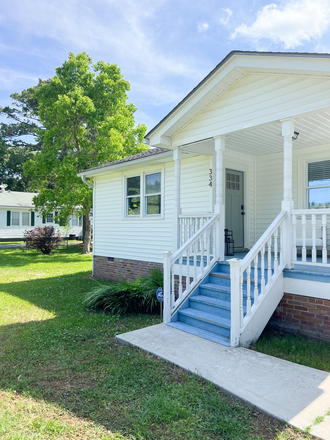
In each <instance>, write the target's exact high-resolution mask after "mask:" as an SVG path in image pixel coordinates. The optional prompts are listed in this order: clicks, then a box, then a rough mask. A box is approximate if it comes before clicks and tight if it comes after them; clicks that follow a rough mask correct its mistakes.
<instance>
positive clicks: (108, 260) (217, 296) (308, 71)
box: [79, 51, 330, 346]
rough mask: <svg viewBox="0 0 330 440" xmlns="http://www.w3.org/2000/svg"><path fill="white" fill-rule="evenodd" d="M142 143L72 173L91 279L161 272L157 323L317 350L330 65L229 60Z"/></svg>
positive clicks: (325, 239)
mask: <svg viewBox="0 0 330 440" xmlns="http://www.w3.org/2000/svg"><path fill="white" fill-rule="evenodd" d="M145 141H146V143H147V144H149V145H150V147H156V148H150V149H149V151H147V152H145V153H140V154H137V155H135V156H132V157H130V158H126V159H123V160H119V161H116V162H112V163H108V164H105V165H103V166H99V167H96V168H94V169H91V170H87V171H84V172H82V173H80V174H79V175H80V176H81V177H82V178H83V179H86V178H89V177H91V178H93V181H94V204H93V206H94V208H93V210H94V245H93V254H94V267H93V273H94V276H96V277H101V278H111V279H120V277H121V276H123V277H125V278H128V279H132V278H136V277H138V276H141V275H145V274H147V273H148V270H150V268H152V267H159V268H161V269H163V268H164V295H165V300H164V321H165V322H166V323H168V324H169V325H171V326H174V327H177V328H179V329H182V330H184V331H187V332H191V333H194V334H198V335H200V336H202V337H204V338H206V339H211V340H215V341H218V342H220V343H223V344H226V345H232V346H237V345H248V344H249V343H250V342H251V341H253V340H254V339H256V338H258V337H259V335H260V333H261V332H262V330H263V328H264V327H265V325H266V324H267V323H268V322H269V320H270V319H271V322H272V324H273V325H275V326H276V327H277V328H280V329H283V330H287V331H293V332H296V333H301V334H305V335H308V336H311V337H314V338H316V339H325V340H328V341H329V340H330V255H329V252H330V246H329V245H330V240H329V239H330V55H327V54H299V53H266V52H264V53H259V52H240V51H234V52H231V53H230V54H229V55H228V56H227V57H226V58H225V59H224V60H223V61H222V62H221V63H220V64H219V65H218V66H217V67H216V68H215V69H214V70H213V71H212V72H211V73H210V74H209V75H208V76H207V77H206V78H205V79H204V80H203V81H202V82H201V83H200V84H198V86H197V87H195V88H194V89H193V90H192V92H191V93H189V94H188V95H187V96H186V97H185V98H184V99H183V100H182V101H181V102H180V103H179V104H178V105H177V106H176V107H175V108H174V109H173V110H172V111H171V112H170V113H169V114H168V115H167V116H166V117H165V118H164V119H163V120H162V121H160V122H159V124H158V125H156V126H155V127H154V128H153V129H152V130H151V131H150V132H149V133H148V134H147V136H146V139H145ZM225 230H228V231H226V237H227V238H226V239H225ZM231 237H232V238H231ZM226 241H227V243H226ZM231 246H234V250H235V255H234V257H235V258H232V257H228V256H226V254H228V253H230V250H231V249H230V247H231ZM164 251H166V252H164ZM227 260H229V262H228V261H227ZM274 312H275V313H274Z"/></svg>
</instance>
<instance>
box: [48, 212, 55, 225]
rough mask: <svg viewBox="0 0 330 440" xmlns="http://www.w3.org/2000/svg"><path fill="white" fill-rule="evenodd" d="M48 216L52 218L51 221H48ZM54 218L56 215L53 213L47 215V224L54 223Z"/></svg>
mask: <svg viewBox="0 0 330 440" xmlns="http://www.w3.org/2000/svg"><path fill="white" fill-rule="evenodd" d="M48 216H52V219H51V220H48ZM54 217H55V214H54V213H53V212H50V213H49V214H47V215H46V223H54Z"/></svg>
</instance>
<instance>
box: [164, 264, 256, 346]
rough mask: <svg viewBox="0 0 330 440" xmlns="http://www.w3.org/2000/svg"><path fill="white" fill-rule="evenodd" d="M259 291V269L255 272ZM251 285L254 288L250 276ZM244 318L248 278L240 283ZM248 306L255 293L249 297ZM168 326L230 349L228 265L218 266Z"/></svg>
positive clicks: (252, 302) (229, 283) (229, 284)
mask: <svg viewBox="0 0 330 440" xmlns="http://www.w3.org/2000/svg"><path fill="white" fill-rule="evenodd" d="M258 272H259V276H258V280H259V282H258V289H260V288H261V284H260V279H261V277H260V268H259V269H258ZM250 283H252V284H253V288H254V287H255V285H254V278H253V276H252V277H251V279H250ZM242 287H243V316H246V313H247V306H246V304H247V299H248V289H247V279H246V274H245V278H244V280H243V286H242ZM250 300H251V306H253V304H254V294H253V292H252V293H251V295H250ZM168 325H169V326H171V327H174V328H177V329H179V330H183V331H185V332H187V333H191V334H193V335H196V336H200V337H202V338H204V339H208V340H210V341H213V342H217V343H220V344H222V345H225V346H228V347H229V346H230V329H231V282H230V266H229V263H228V262H221V263H217V264H216V265H215V266H214V268H213V269H212V270H211V272H210V273H209V274H208V276H207V277H206V278H204V280H203V281H202V282H201V284H200V285H199V286H198V287H197V288H196V289H195V291H194V292H193V293H192V295H191V296H190V297H189V298H188V299H187V300H186V301H185V302H184V303H183V304H182V306H181V307H180V309H179V311H178V312H177V313H176V314H175V315H174V316H173V318H172V322H171V323H169V324H168Z"/></svg>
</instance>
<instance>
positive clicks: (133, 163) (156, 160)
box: [77, 150, 173, 177]
mask: <svg viewBox="0 0 330 440" xmlns="http://www.w3.org/2000/svg"><path fill="white" fill-rule="evenodd" d="M160 156H161V157H160ZM172 158H173V152H172V151H171V150H169V151H168V152H165V153H161V154H159V155H157V156H156V155H154V156H150V157H143V158H141V159H136V160H132V161H128V162H123V163H118V164H116V165H109V166H106V167H103V168H99V169H96V170H95V169H94V170H93V169H92V170H86V171H82V172H81V173H79V174H77V176H78V177H82V176H85V177H96V176H100V175H102V174H109V173H112V172H117V171H120V170H123V169H127V168H134V167H136V168H137V167H139V166H140V165H143V164H145V163H149V162H153V163H156V164H157V163H160V162H168V161H169V160H171V159H172ZM164 159H165V160H164Z"/></svg>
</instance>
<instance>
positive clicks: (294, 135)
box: [292, 131, 299, 141]
mask: <svg viewBox="0 0 330 440" xmlns="http://www.w3.org/2000/svg"><path fill="white" fill-rule="evenodd" d="M298 136H299V133H298V132H297V131H294V132H293V136H292V140H293V141H296V140H297V139H298Z"/></svg>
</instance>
